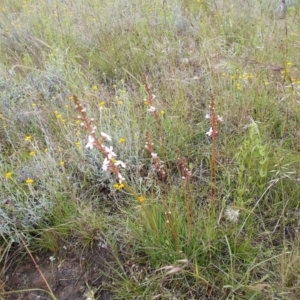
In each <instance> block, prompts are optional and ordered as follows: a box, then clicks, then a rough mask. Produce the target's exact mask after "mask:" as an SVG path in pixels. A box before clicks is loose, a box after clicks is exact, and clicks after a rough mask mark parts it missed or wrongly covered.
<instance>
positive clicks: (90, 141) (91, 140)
mask: <svg viewBox="0 0 300 300" xmlns="http://www.w3.org/2000/svg"><path fill="white" fill-rule="evenodd" d="M94 142H95V139H94V137H93V136H91V135H89V137H88V142H87V144H86V146H85V148H86V149H88V148H90V149H93V148H94Z"/></svg>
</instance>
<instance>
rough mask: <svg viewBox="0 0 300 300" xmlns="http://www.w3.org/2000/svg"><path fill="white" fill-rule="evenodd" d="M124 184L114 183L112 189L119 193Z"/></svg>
mask: <svg viewBox="0 0 300 300" xmlns="http://www.w3.org/2000/svg"><path fill="white" fill-rule="evenodd" d="M124 186H125V185H124V184H123V183H115V184H114V185H113V187H114V188H115V189H116V190H118V191H120V190H121V189H122V188H124Z"/></svg>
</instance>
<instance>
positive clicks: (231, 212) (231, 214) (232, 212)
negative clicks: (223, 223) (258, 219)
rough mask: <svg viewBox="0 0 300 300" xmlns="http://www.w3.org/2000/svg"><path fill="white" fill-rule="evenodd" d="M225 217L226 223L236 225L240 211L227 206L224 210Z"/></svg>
mask: <svg viewBox="0 0 300 300" xmlns="http://www.w3.org/2000/svg"><path fill="white" fill-rule="evenodd" d="M225 216H226V219H227V220H228V221H230V222H233V223H236V222H237V221H238V220H239V216H240V211H239V209H233V208H232V207H230V206H229V207H227V208H226V211H225Z"/></svg>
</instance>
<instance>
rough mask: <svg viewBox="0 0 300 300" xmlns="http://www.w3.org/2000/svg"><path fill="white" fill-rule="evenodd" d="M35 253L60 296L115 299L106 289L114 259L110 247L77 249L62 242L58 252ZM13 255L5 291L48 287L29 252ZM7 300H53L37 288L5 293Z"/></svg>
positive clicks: (62, 298)
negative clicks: (28, 290)
mask: <svg viewBox="0 0 300 300" xmlns="http://www.w3.org/2000/svg"><path fill="white" fill-rule="evenodd" d="M16 253H19V254H16ZM32 254H33V257H34V258H35V259H36V261H37V264H38V268H39V269H40V270H41V272H42V273H43V275H44V277H45V278H46V280H47V282H48V284H49V285H50V287H51V289H52V291H53V294H54V295H55V296H56V298H57V299H59V300H77V299H78V300H79V299H80V300H83V299H86V300H93V299H98V300H110V299H112V296H113V294H112V293H111V292H110V291H108V288H105V287H107V286H108V284H109V283H110V272H111V271H110V270H111V267H110V266H111V265H112V264H113V261H114V259H113V256H112V255H111V254H110V251H109V250H108V249H107V248H103V247H101V245H100V246H99V245H94V246H92V247H86V248H85V249H83V250H79V251H78V247H76V246H75V245H73V246H72V245H71V244H69V245H65V246H64V245H62V247H60V250H59V252H58V253H57V254H55V255H53V253H50V252H45V251H44V252H36V253H32ZM12 256H13V262H12V263H11V264H10V266H9V268H7V269H6V270H5V272H4V274H3V275H4V277H3V279H4V278H5V279H4V280H3V281H4V282H3V281H2V284H3V285H4V286H5V291H6V292H9V291H16V290H22V289H43V290H47V287H46V284H45V282H44V280H43V279H42V276H41V275H40V273H39V272H38V270H37V268H36V267H35V264H34V263H33V261H32V260H31V259H30V257H29V255H28V254H26V253H25V254H24V253H22V256H21V254H20V252H15V254H14V255H12ZM0 281H1V280H0ZM0 285H1V282H0ZM0 296H1V290H0ZM0 299H4V298H1V297H0ZM5 299H6V300H21V299H22V300H35V299H47V300H48V299H49V300H51V299H52V298H51V297H50V296H49V294H47V293H46V292H43V291H38V290H34V291H30V292H26V293H24V292H22V293H20V292H17V293H13V294H9V295H5Z"/></svg>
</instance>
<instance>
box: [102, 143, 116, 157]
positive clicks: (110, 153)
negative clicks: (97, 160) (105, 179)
mask: <svg viewBox="0 0 300 300" xmlns="http://www.w3.org/2000/svg"><path fill="white" fill-rule="evenodd" d="M103 147H104V150H105V152H106V154H107V158H108V159H111V158H113V157H114V156H117V154H116V153H115V152H113V150H114V149H113V147H112V146H110V147H109V148H108V147H106V146H105V145H103Z"/></svg>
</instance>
